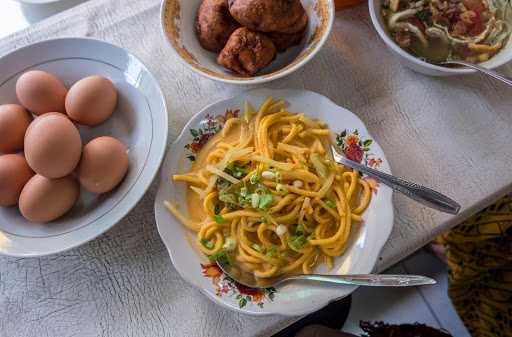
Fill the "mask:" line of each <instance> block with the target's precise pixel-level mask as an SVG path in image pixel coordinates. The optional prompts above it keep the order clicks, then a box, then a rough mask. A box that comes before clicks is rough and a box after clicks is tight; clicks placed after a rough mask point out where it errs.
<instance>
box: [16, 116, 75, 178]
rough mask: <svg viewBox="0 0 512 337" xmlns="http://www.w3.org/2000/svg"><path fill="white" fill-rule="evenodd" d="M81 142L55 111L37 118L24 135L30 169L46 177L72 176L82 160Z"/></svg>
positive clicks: (68, 123) (67, 120)
mask: <svg viewBox="0 0 512 337" xmlns="http://www.w3.org/2000/svg"><path fill="white" fill-rule="evenodd" d="M81 153H82V140H81V138H80V133H79V132H78V129H77V128H76V126H75V125H74V124H73V123H72V122H71V121H70V120H69V119H68V118H67V117H66V115H63V114H60V113H57V112H52V113H48V114H44V115H42V116H39V117H37V118H36V119H34V121H33V122H32V124H30V126H29V127H28V129H27V133H26V134H25V157H26V158H27V162H28V164H29V165H30V167H31V168H32V169H33V170H34V171H35V172H36V173H38V174H40V175H42V176H45V177H47V178H61V177H64V176H67V175H68V174H70V173H71V172H72V171H73V170H74V169H75V167H76V166H77V165H78V162H79V161H80V155H81Z"/></svg>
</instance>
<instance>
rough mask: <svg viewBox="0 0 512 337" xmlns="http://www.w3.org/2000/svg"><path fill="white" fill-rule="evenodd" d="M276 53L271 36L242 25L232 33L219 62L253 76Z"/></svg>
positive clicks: (239, 72)
mask: <svg viewBox="0 0 512 337" xmlns="http://www.w3.org/2000/svg"><path fill="white" fill-rule="evenodd" d="M276 54H277V51H276V47H275V46H274V43H273V42H272V40H271V39H270V38H268V37H267V36H265V35H263V34H261V33H257V32H253V31H251V30H249V29H247V28H245V27H241V28H238V29H237V30H235V31H234V33H233V34H231V36H230V37H229V40H228V42H227V43H226V45H225V46H224V49H222V51H221V52H220V54H219V56H218V57H217V63H219V64H220V65H222V66H224V67H226V68H227V69H230V70H232V71H234V72H236V73H238V74H240V75H242V76H252V75H254V74H256V73H257V72H258V71H259V70H260V69H262V68H265V67H266V66H267V65H268V64H269V63H270V62H272V61H273V60H274V58H275V57H276Z"/></svg>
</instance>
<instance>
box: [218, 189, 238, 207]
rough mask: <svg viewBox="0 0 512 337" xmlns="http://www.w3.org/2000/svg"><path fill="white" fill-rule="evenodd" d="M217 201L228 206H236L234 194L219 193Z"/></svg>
mask: <svg viewBox="0 0 512 337" xmlns="http://www.w3.org/2000/svg"><path fill="white" fill-rule="evenodd" d="M219 200H220V201H223V202H225V203H228V204H236V200H237V198H236V195H235V194H234V193H227V192H220V194H219Z"/></svg>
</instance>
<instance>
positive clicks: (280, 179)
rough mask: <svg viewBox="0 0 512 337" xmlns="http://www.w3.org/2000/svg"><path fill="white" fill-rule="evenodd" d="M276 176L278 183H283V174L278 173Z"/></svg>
mask: <svg viewBox="0 0 512 337" xmlns="http://www.w3.org/2000/svg"><path fill="white" fill-rule="evenodd" d="M275 175H276V183H282V182H283V175H282V174H281V172H279V171H276V173H275Z"/></svg>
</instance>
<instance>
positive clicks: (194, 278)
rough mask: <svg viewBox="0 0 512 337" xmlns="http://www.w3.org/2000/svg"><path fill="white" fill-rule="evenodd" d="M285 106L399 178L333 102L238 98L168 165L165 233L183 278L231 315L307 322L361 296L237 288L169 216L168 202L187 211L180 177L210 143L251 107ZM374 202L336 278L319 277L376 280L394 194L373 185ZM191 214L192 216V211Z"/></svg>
mask: <svg viewBox="0 0 512 337" xmlns="http://www.w3.org/2000/svg"><path fill="white" fill-rule="evenodd" d="M268 96H273V97H275V98H276V99H285V100H286V101H287V102H288V106H287V107H288V109H289V110H290V111H292V112H303V113H305V114H306V115H307V116H308V117H311V118H316V119H320V120H322V121H324V122H326V123H327V124H328V125H329V127H330V129H331V130H332V131H333V132H335V133H336V135H337V141H338V143H339V145H340V146H341V147H342V148H343V149H344V152H345V154H346V156H347V157H349V158H350V159H352V160H356V161H358V162H363V163H365V164H367V165H369V166H371V167H374V168H378V169H380V170H382V171H384V172H387V173H391V172H390V168H389V165H388V162H387V161H386V158H385V156H384V153H383V151H382V149H381V147H380V146H379V145H378V144H377V143H376V142H375V141H374V140H373V139H372V137H371V135H369V133H368V130H367V129H366V127H365V125H364V124H363V122H362V121H361V120H360V119H359V118H358V117H357V116H356V115H354V114H353V113H352V112H350V111H348V110H347V109H344V108H342V107H340V106H337V105H336V104H335V103H333V102H332V101H331V100H329V99H328V98H326V97H324V96H322V95H320V94H317V93H314V92H311V91H304V90H269V89H258V90H254V91H249V92H247V93H244V94H242V95H240V96H238V97H234V98H231V99H227V100H223V101H220V102H217V103H214V104H211V105H209V106H207V107H206V108H204V109H203V110H202V111H200V112H199V113H197V114H196V115H195V116H194V117H193V118H192V119H191V120H190V121H189V122H188V124H187V125H186V126H185V128H184V129H183V131H182V133H181V135H180V136H179V137H178V139H177V140H176V141H175V142H174V143H173V144H172V145H171V147H170V149H169V152H168V153H167V156H166V158H165V160H164V163H163V166H162V173H161V181H160V186H159V190H158V194H157V197H156V200H155V217H156V223H157V226H158V231H159V233H160V236H161V237H162V240H163V241H164V243H165V245H166V246H167V249H168V250H169V255H170V256H171V260H172V262H173V264H174V266H175V268H176V270H177V271H178V272H179V273H180V274H181V276H182V277H183V278H184V279H185V280H187V281H188V282H190V283H191V284H193V285H194V286H196V287H197V288H199V289H200V290H201V291H202V292H203V293H204V294H206V295H207V296H208V297H209V298H210V299H212V300H213V301H215V302H216V303H219V304H221V305H223V306H225V307H227V308H230V309H232V310H235V311H239V312H242V313H246V314H251V315H270V314H280V315H287V316H299V315H305V314H307V313H310V312H313V311H316V310H318V309H321V308H322V307H324V306H325V305H327V304H328V303H330V302H332V301H334V300H337V299H339V298H342V297H345V296H347V295H349V294H350V293H351V292H353V291H354V290H355V289H356V287H353V286H332V285H325V284H317V283H288V284H286V285H283V286H280V287H279V288H277V289H273V288H272V289H266V290H255V289H248V288H246V287H243V286H240V285H238V284H236V283H235V282H234V281H233V280H231V279H230V278H229V277H227V276H225V275H223V273H222V271H221V270H220V269H219V268H218V267H217V266H216V265H215V264H211V263H210V262H208V259H207V258H206V257H205V256H203V255H202V254H201V253H200V252H199V251H198V250H197V249H196V248H195V247H194V246H193V244H192V243H193V242H194V238H195V235H194V234H193V233H191V232H190V231H189V230H187V229H186V228H185V227H184V226H183V225H182V224H181V223H180V222H179V221H178V220H177V219H176V218H174V217H173V216H172V215H171V214H170V213H169V212H168V211H167V210H166V208H165V206H164V204H163V203H164V201H165V200H169V201H172V202H174V203H176V204H177V205H178V206H179V207H180V209H182V210H184V211H185V212H186V211H187V205H186V202H185V192H186V186H185V184H183V183H174V182H170V179H169V177H170V176H171V175H172V174H176V173H183V172H185V171H187V170H189V168H190V166H191V160H193V159H194V156H195V153H196V152H197V151H199V150H200V149H201V147H202V145H204V143H205V142H206V141H207V140H208V139H209V138H210V137H211V136H213V135H214V134H215V133H216V132H218V131H219V130H220V129H222V126H223V124H224V122H225V121H226V119H228V118H231V117H232V116H234V115H236V114H237V113H239V111H240V109H242V107H243V106H244V102H245V101H248V102H250V103H251V105H252V106H254V107H258V106H259V105H260V104H261V103H263V101H264V100H265V99H266V98H267V97H268ZM364 179H368V181H369V183H370V185H371V186H372V190H373V198H372V202H371V204H370V206H369V208H368V209H367V210H366V212H365V213H364V214H363V218H364V219H365V221H364V222H363V223H362V224H356V225H354V227H353V231H352V232H351V237H350V240H349V242H350V243H349V248H348V249H347V251H346V252H345V254H344V255H343V256H341V257H339V258H337V259H336V260H335V266H334V268H333V269H332V270H331V271H328V270H326V269H325V267H319V268H317V270H316V272H319V273H332V274H335V273H336V274H365V273H370V272H372V270H373V268H374V266H375V263H376V262H377V259H378V257H379V253H380V251H381V249H382V247H383V246H384V243H385V242H386V240H387V239H388V237H389V235H390V233H391V229H392V226H393V204H392V191H391V190H390V189H389V188H387V187H385V186H379V184H378V183H377V182H376V181H374V180H373V179H371V178H369V177H364ZM188 211H190V210H188Z"/></svg>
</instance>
